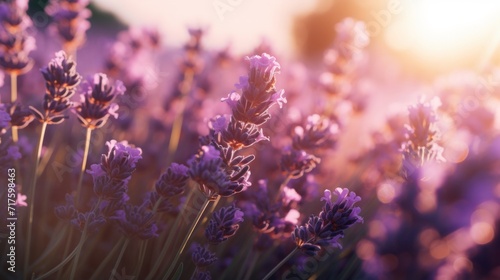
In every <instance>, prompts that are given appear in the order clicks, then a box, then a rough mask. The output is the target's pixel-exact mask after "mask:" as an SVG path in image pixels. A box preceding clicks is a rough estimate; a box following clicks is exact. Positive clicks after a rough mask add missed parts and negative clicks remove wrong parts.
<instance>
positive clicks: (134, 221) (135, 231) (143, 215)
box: [113, 204, 158, 240]
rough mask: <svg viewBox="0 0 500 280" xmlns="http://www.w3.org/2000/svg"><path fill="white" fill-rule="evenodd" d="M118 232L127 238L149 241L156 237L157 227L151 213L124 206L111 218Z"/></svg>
mask: <svg viewBox="0 0 500 280" xmlns="http://www.w3.org/2000/svg"><path fill="white" fill-rule="evenodd" d="M113 220H115V221H116V222H117V223H118V225H119V227H120V230H121V231H122V232H123V233H124V234H125V235H126V236H127V237H128V238H139V239H143V240H145V239H150V238H153V237H157V236H158V234H157V233H156V232H157V231H158V227H157V226H156V224H155V223H154V221H153V213H152V212H150V211H148V210H146V209H145V208H143V207H139V206H132V205H129V204H126V205H125V206H124V208H123V210H118V211H117V212H116V216H115V217H113Z"/></svg>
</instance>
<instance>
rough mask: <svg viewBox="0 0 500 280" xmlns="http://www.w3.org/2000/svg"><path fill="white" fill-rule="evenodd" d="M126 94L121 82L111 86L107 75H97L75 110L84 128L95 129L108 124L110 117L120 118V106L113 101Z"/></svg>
mask: <svg viewBox="0 0 500 280" xmlns="http://www.w3.org/2000/svg"><path fill="white" fill-rule="evenodd" d="M124 92H125V86H123V83H122V82H121V81H116V82H115V84H114V85H111V84H110V82H109V80H108V77H107V76H106V75H105V74H102V73H98V74H95V75H94V77H93V80H92V81H90V82H89V83H88V87H87V90H86V91H85V92H84V93H83V94H82V95H81V102H80V104H78V105H77V106H76V108H75V113H76V115H77V117H78V120H79V121H80V123H81V124H82V125H83V126H84V127H87V128H91V129H95V128H100V127H102V126H103V125H104V124H106V121H107V120H108V118H109V116H112V117H114V118H115V119H116V118H118V114H117V112H116V111H117V110H118V105H117V104H115V103H112V101H113V100H114V99H115V98H116V96H118V95H123V93H124Z"/></svg>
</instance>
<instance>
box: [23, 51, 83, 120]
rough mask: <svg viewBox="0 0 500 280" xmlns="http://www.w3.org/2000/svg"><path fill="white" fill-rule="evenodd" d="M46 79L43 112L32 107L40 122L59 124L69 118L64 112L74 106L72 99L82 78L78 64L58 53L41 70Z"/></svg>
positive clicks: (61, 52) (62, 53)
mask: <svg viewBox="0 0 500 280" xmlns="http://www.w3.org/2000/svg"><path fill="white" fill-rule="evenodd" d="M40 71H41V72H42V75H43V78H44V79H45V95H44V99H43V110H44V113H41V112H40V111H38V110H37V109H35V108H33V107H30V109H31V111H32V112H33V114H34V115H35V117H36V118H37V119H38V120H39V121H40V122H45V123H48V124H58V123H61V122H63V121H64V119H66V118H67V116H66V115H64V112H65V111H66V110H67V109H68V108H70V107H71V106H72V102H71V101H70V98H71V97H72V96H73V95H74V94H75V92H76V87H77V86H78V84H79V83H80V80H81V76H80V75H79V74H78V73H77V72H76V63H75V62H74V61H73V60H71V58H68V57H67V56H66V54H65V53H64V52H63V51H60V52H57V53H56V57H55V58H54V59H52V60H51V61H50V63H49V65H48V66H47V67H45V68H42V69H41V70H40Z"/></svg>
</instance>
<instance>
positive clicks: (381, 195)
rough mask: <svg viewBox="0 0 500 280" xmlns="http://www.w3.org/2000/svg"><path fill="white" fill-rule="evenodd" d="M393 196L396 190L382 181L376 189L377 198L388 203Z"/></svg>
mask: <svg viewBox="0 0 500 280" xmlns="http://www.w3.org/2000/svg"><path fill="white" fill-rule="evenodd" d="M395 196H396V190H395V189H394V186H393V185H392V184H389V183H383V184H381V185H380V186H379V187H378V189H377V197H378V200H380V202H382V203H390V202H391V201H392V200H393V199H394V197H395Z"/></svg>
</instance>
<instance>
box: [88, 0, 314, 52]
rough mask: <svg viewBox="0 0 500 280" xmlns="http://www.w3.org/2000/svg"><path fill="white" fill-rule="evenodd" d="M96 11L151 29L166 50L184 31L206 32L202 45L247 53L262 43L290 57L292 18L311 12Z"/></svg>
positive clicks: (238, 0) (242, 8) (264, 4)
mask: <svg viewBox="0 0 500 280" xmlns="http://www.w3.org/2000/svg"><path fill="white" fill-rule="evenodd" d="M94 2H95V3H96V4H97V5H98V6H100V7H101V8H103V9H105V10H107V11H111V12H113V13H115V14H116V15H118V17H119V18H121V19H123V20H124V21H125V22H128V23H131V24H133V25H156V26H158V28H159V29H160V30H161V32H162V33H163V35H164V38H165V42H166V44H167V45H180V44H182V43H183V42H184V41H185V40H186V38H187V32H186V27H200V26H201V27H205V26H206V27H209V33H208V34H207V37H206V40H205V41H204V43H205V44H206V45H207V46H210V47H212V46H217V47H224V46H226V45H227V44H228V43H229V42H231V44H232V47H233V51H235V52H241V51H244V52H247V51H250V50H252V49H253V48H254V47H255V46H256V45H257V44H258V43H259V42H261V40H262V38H267V39H270V40H271V42H272V43H273V46H274V49H275V50H276V51H279V52H281V53H288V54H290V53H291V52H292V51H293V49H292V43H291V42H292V41H291V38H290V36H291V34H290V30H291V23H292V21H291V20H292V15H294V14H297V13H299V14H302V13H305V12H307V11H309V10H310V9H312V8H313V7H314V5H315V4H316V2H317V1H316V0H307V1H304V0H176V1H174V0H142V1H133V0H95V1H94Z"/></svg>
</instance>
